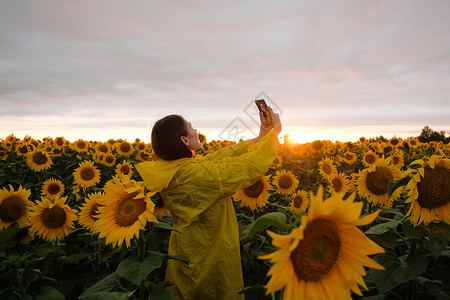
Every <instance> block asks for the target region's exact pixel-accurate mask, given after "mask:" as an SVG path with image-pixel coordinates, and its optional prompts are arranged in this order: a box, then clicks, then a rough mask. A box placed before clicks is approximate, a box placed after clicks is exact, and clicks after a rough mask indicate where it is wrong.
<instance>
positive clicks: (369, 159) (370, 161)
mask: <svg viewBox="0 0 450 300" xmlns="http://www.w3.org/2000/svg"><path fill="white" fill-rule="evenodd" d="M378 158H379V157H378V155H377V154H376V153H374V152H373V151H372V150H369V151H367V152H364V155H363V158H362V163H363V164H364V166H366V167H370V166H373V165H374V164H375V163H376V162H377V160H378Z"/></svg>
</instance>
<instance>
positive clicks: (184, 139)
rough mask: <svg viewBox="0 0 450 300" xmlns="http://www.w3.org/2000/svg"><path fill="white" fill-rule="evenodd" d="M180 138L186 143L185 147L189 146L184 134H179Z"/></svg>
mask: <svg viewBox="0 0 450 300" xmlns="http://www.w3.org/2000/svg"><path fill="white" fill-rule="evenodd" d="M180 139H181V141H182V142H183V143H184V144H185V145H186V147H189V141H188V139H187V138H186V137H185V136H180Z"/></svg>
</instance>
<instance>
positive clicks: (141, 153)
mask: <svg viewBox="0 0 450 300" xmlns="http://www.w3.org/2000/svg"><path fill="white" fill-rule="evenodd" d="M139 156H140V157H141V158H142V159H144V160H146V159H148V158H149V157H150V155H149V154H148V153H147V152H142V151H141V152H139Z"/></svg>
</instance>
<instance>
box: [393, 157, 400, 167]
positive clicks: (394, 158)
mask: <svg viewBox="0 0 450 300" xmlns="http://www.w3.org/2000/svg"><path fill="white" fill-rule="evenodd" d="M392 162H393V163H394V165H398V163H399V162H400V159H399V158H398V156H394V157H392Z"/></svg>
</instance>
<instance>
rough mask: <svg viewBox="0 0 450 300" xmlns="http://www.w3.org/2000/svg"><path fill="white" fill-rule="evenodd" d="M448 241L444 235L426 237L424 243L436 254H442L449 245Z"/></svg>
mask: <svg viewBox="0 0 450 300" xmlns="http://www.w3.org/2000/svg"><path fill="white" fill-rule="evenodd" d="M447 243H448V241H447V240H446V239H445V238H444V237H442V236H434V237H425V238H424V239H423V245H424V246H425V248H426V249H428V250H429V251H431V252H432V253H433V255H434V256H436V257H437V256H439V255H441V253H442V251H444V250H445V248H446V247H447Z"/></svg>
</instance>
